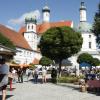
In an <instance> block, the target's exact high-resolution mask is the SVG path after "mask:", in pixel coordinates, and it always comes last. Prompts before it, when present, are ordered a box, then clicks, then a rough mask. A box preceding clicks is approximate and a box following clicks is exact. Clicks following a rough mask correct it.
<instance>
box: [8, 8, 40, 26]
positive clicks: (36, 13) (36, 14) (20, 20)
mask: <svg viewBox="0 0 100 100" xmlns="http://www.w3.org/2000/svg"><path fill="white" fill-rule="evenodd" d="M27 17H28V18H36V19H37V20H38V19H40V11H39V10H35V11H31V12H28V13H25V14H23V15H22V16H21V17H19V18H17V19H10V20H9V21H8V23H10V24H12V25H22V24H24V22H25V18H27Z"/></svg>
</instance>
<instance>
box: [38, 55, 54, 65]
mask: <svg viewBox="0 0 100 100" xmlns="http://www.w3.org/2000/svg"><path fill="white" fill-rule="evenodd" d="M52 63H53V61H52V60H51V59H50V58H47V57H45V56H43V57H42V58H41V59H40V61H39V64H41V65H42V66H50V65H51V64H52Z"/></svg>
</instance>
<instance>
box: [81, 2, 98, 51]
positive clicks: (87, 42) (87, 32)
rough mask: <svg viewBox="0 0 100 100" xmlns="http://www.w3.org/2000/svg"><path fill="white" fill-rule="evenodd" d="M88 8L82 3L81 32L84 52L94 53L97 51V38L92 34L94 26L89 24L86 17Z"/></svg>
mask: <svg viewBox="0 0 100 100" xmlns="http://www.w3.org/2000/svg"><path fill="white" fill-rule="evenodd" d="M86 11H87V9H86V6H85V4H84V2H81V6H80V9H79V13H80V23H79V31H80V32H81V34H82V37H83V44H82V49H81V50H82V51H86V52H90V51H91V52H93V51H96V37H95V35H94V33H92V31H91V30H92V25H91V24H90V23H88V22H87V16H86V13H87V12H86Z"/></svg>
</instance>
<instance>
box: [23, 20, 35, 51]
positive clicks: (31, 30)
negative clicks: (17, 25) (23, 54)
mask: <svg viewBox="0 0 100 100" xmlns="http://www.w3.org/2000/svg"><path fill="white" fill-rule="evenodd" d="M25 24H26V32H25V33H24V37H25V39H26V41H27V42H28V44H29V45H30V47H31V48H32V49H33V50H37V34H36V25H37V20H36V19H35V18H25Z"/></svg>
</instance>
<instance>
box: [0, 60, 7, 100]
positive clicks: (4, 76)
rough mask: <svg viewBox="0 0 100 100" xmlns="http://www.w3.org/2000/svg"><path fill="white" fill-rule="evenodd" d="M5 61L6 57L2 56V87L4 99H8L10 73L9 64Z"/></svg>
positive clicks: (0, 83) (0, 65)
mask: <svg viewBox="0 0 100 100" xmlns="http://www.w3.org/2000/svg"><path fill="white" fill-rule="evenodd" d="M5 61H6V60H5V58H0V88H1V90H2V100H6V87H7V84H8V74H9V66H8V65H7V64H6V63H5Z"/></svg>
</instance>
